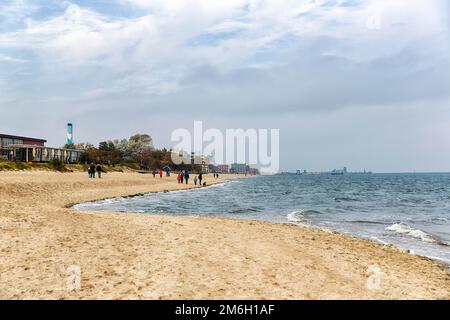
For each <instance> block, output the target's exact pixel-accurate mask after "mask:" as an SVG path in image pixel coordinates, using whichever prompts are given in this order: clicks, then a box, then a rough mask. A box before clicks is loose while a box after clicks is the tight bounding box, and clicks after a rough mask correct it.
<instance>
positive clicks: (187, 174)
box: [184, 169, 189, 184]
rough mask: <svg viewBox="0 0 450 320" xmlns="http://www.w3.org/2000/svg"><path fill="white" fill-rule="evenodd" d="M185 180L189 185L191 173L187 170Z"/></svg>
mask: <svg viewBox="0 0 450 320" xmlns="http://www.w3.org/2000/svg"><path fill="white" fill-rule="evenodd" d="M184 180H186V184H188V183H189V171H188V170H187V169H186V170H184Z"/></svg>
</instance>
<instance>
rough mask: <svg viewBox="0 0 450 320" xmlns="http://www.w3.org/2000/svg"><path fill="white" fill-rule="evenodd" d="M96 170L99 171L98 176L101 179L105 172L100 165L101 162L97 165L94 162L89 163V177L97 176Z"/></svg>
mask: <svg viewBox="0 0 450 320" xmlns="http://www.w3.org/2000/svg"><path fill="white" fill-rule="evenodd" d="M96 172H97V176H98V178H99V179H101V177H102V172H104V171H103V168H102V166H101V165H99V164H98V165H95V164H94V163H91V164H90V165H89V168H88V175H89V178H91V179H94V178H95V173H96Z"/></svg>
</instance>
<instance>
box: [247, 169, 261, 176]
mask: <svg viewBox="0 0 450 320" xmlns="http://www.w3.org/2000/svg"><path fill="white" fill-rule="evenodd" d="M248 173H249V174H252V175H258V174H259V169H256V168H249V169H248Z"/></svg>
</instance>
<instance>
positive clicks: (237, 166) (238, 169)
mask: <svg viewBox="0 0 450 320" xmlns="http://www.w3.org/2000/svg"><path fill="white" fill-rule="evenodd" d="M248 169H249V166H248V165H247V164H245V163H233V164H231V167H230V173H240V174H244V173H247V172H248Z"/></svg>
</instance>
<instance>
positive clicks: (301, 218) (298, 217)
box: [286, 210, 322, 222]
mask: <svg viewBox="0 0 450 320" xmlns="http://www.w3.org/2000/svg"><path fill="white" fill-rule="evenodd" d="M318 214H322V213H321V212H320V211H316V210H299V211H293V212H291V213H288V215H287V216H286V218H287V219H288V220H289V221H292V222H306V217H308V216H315V215H318Z"/></svg>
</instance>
